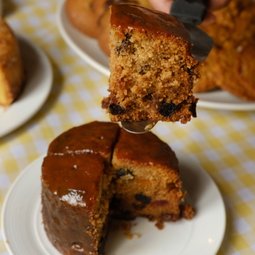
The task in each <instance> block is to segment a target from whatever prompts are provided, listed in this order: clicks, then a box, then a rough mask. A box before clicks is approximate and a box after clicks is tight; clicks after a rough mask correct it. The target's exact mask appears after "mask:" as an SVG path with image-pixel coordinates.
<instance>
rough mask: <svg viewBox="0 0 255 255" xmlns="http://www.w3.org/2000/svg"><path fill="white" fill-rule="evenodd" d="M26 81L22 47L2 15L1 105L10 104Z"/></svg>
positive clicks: (0, 37)
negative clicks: (21, 52)
mask: <svg viewBox="0 0 255 255" xmlns="http://www.w3.org/2000/svg"><path fill="white" fill-rule="evenodd" d="M23 82H24V70H23V64H22V60H21V54H20V47H19V44H18V42H17V39H16V37H15V35H14V33H13V31H12V29H11V28H10V27H9V25H8V24H7V23H6V22H5V21H4V20H3V19H2V18H1V17H0V105H2V106H8V105H10V104H11V103H12V102H13V101H14V100H15V99H16V98H17V97H18V95H19V93H20V91H21V89H22V85H23Z"/></svg>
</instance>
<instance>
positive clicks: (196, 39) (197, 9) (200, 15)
mask: <svg viewBox="0 0 255 255" xmlns="http://www.w3.org/2000/svg"><path fill="white" fill-rule="evenodd" d="M205 2H206V1H203V0H175V1H173V4H172V6H171V9H170V13H169V14H170V15H172V16H174V17H176V18H177V19H178V20H180V21H181V22H182V23H183V24H184V26H185V28H186V29H187V31H188V32H189V35H190V41H191V54H192V56H193V57H194V58H195V59H197V60H198V61H203V60H205V59H206V57H207V56H208V54H209V52H210V50H211V49H212V47H213V40H212V38H211V37H209V36H208V35H207V34H206V33H205V32H204V31H202V30H201V29H199V28H198V27H197V25H199V24H200V23H201V22H202V21H203V20H204V17H205V15H206V9H207V7H206V3H205ZM156 124H157V122H152V121H150V120H147V121H138V122H127V121H122V122H121V126H122V127H123V128H124V129H125V130H126V131H128V132H130V133H134V134H142V133H146V132H148V131H150V130H151V129H152V128H153V127H154V126H155V125H156Z"/></svg>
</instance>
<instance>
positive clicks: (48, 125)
mask: <svg viewBox="0 0 255 255" xmlns="http://www.w3.org/2000/svg"><path fill="white" fill-rule="evenodd" d="M57 4H58V1H57V0H55V1H54V0H53V1H39V0H15V1H14V0H12V1H11V0H10V1H8V0H5V1H4V5H5V6H4V7H5V9H4V13H5V17H6V19H7V21H8V22H9V24H10V25H11V26H12V27H13V29H14V30H15V31H16V32H18V33H20V34H23V35H25V36H26V37H28V38H29V39H30V40H31V41H32V42H34V43H35V44H36V45H37V46H39V47H40V48H41V49H43V50H44V52H45V53H46V55H47V56H48V57H49V59H50V61H51V64H52V67H53V71H54V81H53V85H52V91H51V93H50V96H49V98H48V100H47V102H46V103H45V105H44V106H43V107H42V108H41V110H40V111H39V112H38V113H37V114H36V115H35V116H34V117H33V118H32V119H30V120H29V121H28V122H27V123H25V124H24V125H23V126H21V127H19V128H18V129H17V130H15V131H13V132H12V133H10V134H8V135H6V136H5V137H2V138H0V155H1V156H0V205H2V203H3V199H4V196H5V194H6V192H7V190H8V188H9V187H10V185H11V183H12V182H13V180H14V179H15V177H16V176H17V175H18V174H19V173H20V172H21V171H22V170H23V169H24V168H25V167H26V166H27V165H28V164H29V163H31V162H32V161H33V160H35V159H36V158H37V157H39V156H40V155H41V154H44V153H45V152H46V150H47V146H48V144H49V142H50V141H51V140H52V139H53V138H54V137H56V136H57V135H58V134H60V133H61V132H63V131H64V130H66V129H68V128H70V127H72V126H75V125H80V124H83V123H85V122H89V121H92V120H95V119H97V120H107V116H106V115H105V112H104V111H103V110H102V109H101V107H100V106H101V99H102V97H103V96H104V95H105V93H106V90H107V81H108V78H107V77H105V76H103V75H102V74H100V73H98V72H97V71H96V70H94V69H93V68H92V67H90V66H89V65H88V64H86V63H85V62H84V61H82V60H81V59H80V58H79V57H78V56H77V55H76V54H75V53H74V52H73V51H72V49H70V48H68V47H67V45H66V44H65V42H64V41H63V39H62V38H61V36H60V33H59V31H58V28H57V26H56V10H57ZM0 125H4V123H0ZM154 131H155V133H157V134H158V135H159V137H161V138H162V139H163V140H164V141H166V142H167V143H169V144H170V145H171V147H172V148H173V149H174V150H178V151H183V153H188V154H190V155H191V156H192V157H194V158H195V159H196V161H197V162H199V163H200V165H201V167H202V168H203V169H204V170H206V171H208V172H209V174H210V175H211V176H212V177H213V179H214V180H215V182H216V183H217V185H218V187H219V188H220V190H221V193H222V195H223V198H224V201H225V205H226V210H227V230H226V235H225V239H224V241H223V243H222V246H221V248H220V250H219V252H218V254H219V255H230V254H231V255H251V254H255V113H254V112H231V111H220V110H203V109H198V118H196V119H193V120H192V121H191V122H190V123H188V124H186V125H182V124H179V123H160V124H158V125H157V126H156V127H155V129H154ZM0 237H1V236H0ZM6 254H7V252H6V249H5V247H4V245H3V242H2V237H1V238H0V255H6ZM24 255H25V254H24ZM26 255H36V254H26ZM191 255H193V254H191ZM194 255H197V254H194ZM201 255H206V254H201Z"/></svg>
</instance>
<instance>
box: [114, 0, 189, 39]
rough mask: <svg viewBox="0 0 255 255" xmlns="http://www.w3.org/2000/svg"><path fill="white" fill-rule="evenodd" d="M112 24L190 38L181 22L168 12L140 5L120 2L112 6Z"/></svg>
mask: <svg viewBox="0 0 255 255" xmlns="http://www.w3.org/2000/svg"><path fill="white" fill-rule="evenodd" d="M111 25H112V26H121V27H122V28H125V27H130V26H132V27H134V28H136V29H138V30H143V31H144V30H149V31H150V33H152V32H153V33H156V34H161V33H162V34H164V35H168V36H171V37H172V36H173V35H174V36H177V37H182V38H185V39H186V40H189V34H188V32H187V31H186V29H185V27H184V26H183V24H182V23H181V22H179V21H178V20H177V19H176V18H174V17H173V16H170V15H168V14H166V13H162V12H158V11H155V10H149V9H146V8H143V7H141V6H138V5H131V4H119V5H118V6H116V5H112V7H111Z"/></svg>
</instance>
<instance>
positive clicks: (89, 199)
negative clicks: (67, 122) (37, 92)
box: [41, 121, 194, 255]
mask: <svg viewBox="0 0 255 255" xmlns="http://www.w3.org/2000/svg"><path fill="white" fill-rule="evenodd" d="M41 182H42V193H41V196H42V217H43V224H44V228H45V231H46V233H47V236H48V238H49V240H50V241H51V242H52V244H53V245H54V246H55V247H56V248H57V249H58V250H59V251H60V252H61V253H62V254H70V255H77V254H84V255H85V254H86V255H87V254H89V255H99V254H103V252H104V243H105V239H106V234H107V231H108V222H109V217H110V215H111V217H123V218H126V217H128V218H130V217H132V218H134V217H137V216H142V217H147V218H149V219H151V220H157V221H160V222H164V221H170V220H171V221H175V220H178V219H180V218H181V217H185V218H192V217H193V215H194V210H193V208H192V207H191V206H190V205H189V204H187V203H186V202H185V197H186V192H185V191H184V187H183V183H182V180H181V177H180V172H179V168H178V161H177V158H176V155H175V153H174V152H173V150H172V149H171V148H170V147H169V146H168V145H167V144H166V143H164V142H163V141H161V140H160V139H159V138H158V137H157V136H156V135H154V134H152V133H146V134H143V135H139V136H137V135H134V134H130V133H127V132H126V131H124V130H123V129H121V128H119V126H118V125H117V124H114V123H108V122H98V121H94V122H91V123H88V124H85V125H82V126H78V127H74V128H72V129H70V130H68V131H66V132H64V133H63V134H61V135H59V136H58V137H57V138H55V139H54V140H53V141H52V142H51V143H50V145H49V149H48V153H47V156H46V157H45V158H44V160H43V164H42V177H41Z"/></svg>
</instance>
